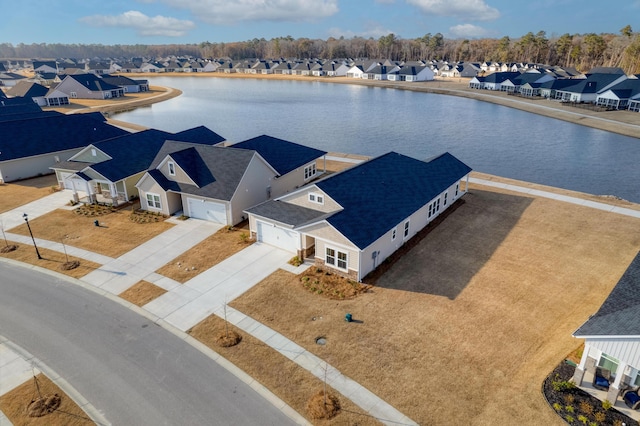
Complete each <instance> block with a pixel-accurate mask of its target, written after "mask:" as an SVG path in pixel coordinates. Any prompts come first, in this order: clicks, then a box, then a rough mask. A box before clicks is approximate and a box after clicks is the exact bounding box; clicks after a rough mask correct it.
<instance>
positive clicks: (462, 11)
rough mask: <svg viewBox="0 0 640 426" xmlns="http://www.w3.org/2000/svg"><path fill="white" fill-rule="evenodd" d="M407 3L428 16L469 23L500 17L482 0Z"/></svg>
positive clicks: (410, 1) (411, 1)
mask: <svg viewBox="0 0 640 426" xmlns="http://www.w3.org/2000/svg"><path fill="white" fill-rule="evenodd" d="M407 3H409V4H412V5H414V6H417V7H419V8H420V9H422V11H423V12H424V13H427V14H430V15H439V16H451V17H454V18H460V19H466V20H471V21H491V20H494V19H497V18H499V17H500V12H499V11H498V9H496V8H493V7H491V6H489V5H488V4H486V3H485V2H484V0H407Z"/></svg>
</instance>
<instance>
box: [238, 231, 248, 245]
mask: <svg viewBox="0 0 640 426" xmlns="http://www.w3.org/2000/svg"><path fill="white" fill-rule="evenodd" d="M247 241H249V234H247V233H246V232H241V233H240V242H241V243H246V242H247Z"/></svg>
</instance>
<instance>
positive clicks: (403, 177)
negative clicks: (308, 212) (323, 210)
mask: <svg viewBox="0 0 640 426" xmlns="http://www.w3.org/2000/svg"><path fill="white" fill-rule="evenodd" d="M469 172H471V168H470V167H469V166H467V165H466V164H464V163H463V162H461V161H460V160H458V159H457V158H455V157H454V156H453V155H451V154H449V153H444V154H442V155H440V156H439V157H436V158H434V159H432V160H431V161H428V162H425V161H420V160H416V159H414V158H411V157H407V156H404V155H402V154H398V153H396V152H390V153H388V154H385V155H382V156H380V157H377V158H375V159H373V160H370V161H367V162H365V163H362V164H360V165H358V166H356V167H353V168H351V169H348V170H346V171H344V172H342V173H339V174H336V175H332V176H330V177H328V178H326V179H324V180H321V181H319V182H317V183H316V186H317V187H318V188H320V189H321V190H322V191H324V192H325V193H326V194H327V195H328V196H329V197H331V198H332V199H333V200H335V201H336V202H337V203H338V204H340V205H341V206H342V207H343V208H344V210H341V211H339V212H337V213H335V214H334V215H332V216H331V217H329V218H328V219H327V220H328V222H329V223H330V224H331V225H332V226H333V227H335V228H336V229H337V230H338V231H340V233H341V234H342V235H344V236H345V237H346V238H348V239H349V241H351V242H352V243H354V244H355V245H356V246H357V247H359V248H360V249H365V248H366V247H367V246H369V245H370V244H371V243H373V242H375V241H376V240H377V239H378V238H380V237H381V236H382V235H383V234H384V233H385V232H388V231H389V230H390V229H391V228H393V227H394V226H397V225H398V224H399V223H400V222H401V221H403V220H405V219H406V218H408V217H409V216H410V215H411V214H413V213H414V212H416V211H417V210H418V209H420V208H421V207H423V206H424V205H426V204H427V203H428V202H429V201H431V200H432V199H434V198H435V197H436V196H437V195H438V194H440V193H442V192H443V191H444V190H445V189H447V188H448V187H450V186H451V185H453V184H454V183H455V182H456V181H458V180H460V179H461V178H463V177H464V176H465V175H467V174H468V173H469Z"/></svg>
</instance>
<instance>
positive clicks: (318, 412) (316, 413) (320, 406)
mask: <svg viewBox="0 0 640 426" xmlns="http://www.w3.org/2000/svg"><path fill="white" fill-rule="evenodd" d="M307 412H308V413H309V417H311V418H312V419H315V420H319V419H324V420H331V419H332V418H334V417H335V416H337V415H338V413H340V400H339V399H338V397H337V396H335V395H333V394H330V393H329V392H325V391H324V390H321V391H319V392H318V393H316V394H315V395H313V396H312V397H311V398H310V399H309V402H308V403H307Z"/></svg>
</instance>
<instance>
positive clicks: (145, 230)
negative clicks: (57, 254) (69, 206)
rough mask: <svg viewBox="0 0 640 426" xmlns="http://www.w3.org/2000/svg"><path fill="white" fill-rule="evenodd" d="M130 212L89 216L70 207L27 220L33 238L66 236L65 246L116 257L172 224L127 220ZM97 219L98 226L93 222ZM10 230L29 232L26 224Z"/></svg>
mask: <svg viewBox="0 0 640 426" xmlns="http://www.w3.org/2000/svg"><path fill="white" fill-rule="evenodd" d="M130 214H131V212H130V211H128V210H118V211H117V212H115V213H110V214H107V215H104V216H99V217H89V216H80V215H77V214H75V213H74V212H73V211H70V210H54V211H52V212H51V213H48V214H46V215H43V216H40V217H38V218H35V219H33V220H30V221H29V223H30V224H31V229H32V231H33V235H34V236H35V237H36V238H42V239H44V240H50V241H58V242H59V241H61V239H62V238H64V237H65V236H66V239H65V244H67V245H70V246H75V247H79V248H82V249H85V250H89V251H92V252H94V253H100V254H103V255H105V256H111V257H118V256H120V255H122V254H124V253H126V252H128V251H130V250H132V249H134V248H135V247H137V246H138V245H140V244H142V243H144V242H145V241H147V240H149V239H151V238H153V237H155V236H156V235H158V234H160V233H162V232H164V231H166V230H167V229H169V228H171V227H172V226H173V225H172V224H170V223H168V222H166V221H161V222H157V223H142V224H141V223H134V222H132V221H131V220H130V219H129V215H130ZM96 219H97V220H99V223H100V226H95V225H94V220H96ZM10 231H11V232H13V233H16V234H21V235H29V230H28V229H27V226H26V224H22V225H20V226H18V227H16V228H13V229H11V230H10Z"/></svg>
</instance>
